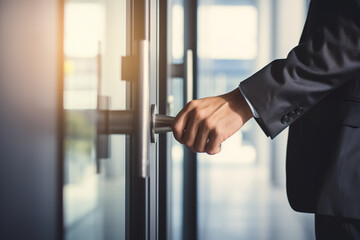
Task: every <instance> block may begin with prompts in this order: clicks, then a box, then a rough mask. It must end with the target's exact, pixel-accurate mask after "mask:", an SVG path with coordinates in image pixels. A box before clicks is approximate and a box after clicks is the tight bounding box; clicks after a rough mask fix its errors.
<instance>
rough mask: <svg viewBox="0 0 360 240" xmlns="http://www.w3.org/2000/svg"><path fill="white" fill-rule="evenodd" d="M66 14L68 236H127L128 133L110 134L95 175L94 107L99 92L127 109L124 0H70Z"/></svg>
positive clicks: (69, 238) (96, 239)
mask: <svg viewBox="0 0 360 240" xmlns="http://www.w3.org/2000/svg"><path fill="white" fill-rule="evenodd" d="M64 17H65V19H64V27H65V36H64V55H65V63H64V68H65V79H64V82H65V86H64V106H65V128H66V129H65V130H66V133H65V159H64V188H63V192H64V229H65V239H67V240H72V239H74V240H78V239H87V240H91V239H94V240H102V239H125V137H124V136H111V137H109V138H110V139H109V140H110V141H109V145H110V146H109V149H110V150H109V155H110V158H108V159H100V173H99V174H97V173H96V172H97V164H96V115H95V114H96V113H95V109H96V106H97V95H98V94H99V95H102V96H109V97H111V109H124V108H125V83H124V82H121V81H120V66H121V63H120V59H121V56H124V55H125V48H126V46H125V44H126V42H125V37H126V36H125V34H126V19H125V17H126V0H120V1H116V0H98V1H96V0H91V1H90V0H89V1H86V0H84V1H71V0H68V1H66V2H65V16H64ZM99 78H101V79H102V84H101V86H98V84H97V83H98V80H99ZM98 89H102V90H101V92H98Z"/></svg>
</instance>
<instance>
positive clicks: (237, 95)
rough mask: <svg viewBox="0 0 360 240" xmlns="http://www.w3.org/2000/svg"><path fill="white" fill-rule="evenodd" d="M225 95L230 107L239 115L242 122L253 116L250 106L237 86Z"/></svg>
mask: <svg viewBox="0 0 360 240" xmlns="http://www.w3.org/2000/svg"><path fill="white" fill-rule="evenodd" d="M227 95H228V101H229V103H230V107H231V108H232V109H233V110H234V111H236V113H237V114H238V115H239V116H240V117H241V119H242V121H243V123H245V122H247V121H248V120H249V119H251V118H252V117H253V113H252V111H251V108H250V106H249V105H248V103H247V101H246V100H245V98H244V96H243V95H242V94H241V92H240V91H239V89H238V88H236V89H234V90H233V91H231V92H229V93H228V94H227Z"/></svg>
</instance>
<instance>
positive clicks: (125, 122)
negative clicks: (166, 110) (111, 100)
mask: <svg viewBox="0 0 360 240" xmlns="http://www.w3.org/2000/svg"><path fill="white" fill-rule="evenodd" d="M149 118H150V119H151V122H150V133H151V141H152V142H155V134H159V133H166V132H170V131H172V125H173V123H174V120H175V117H172V116H167V115H162V114H157V108H156V105H155V104H153V105H151V116H150V117H149ZM97 125H98V134H106V135H109V134H132V133H133V132H134V131H133V130H134V113H133V111H132V110H107V111H106V110H103V111H101V112H99V114H98V119H97Z"/></svg>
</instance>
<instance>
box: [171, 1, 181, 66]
mask: <svg viewBox="0 0 360 240" xmlns="http://www.w3.org/2000/svg"><path fill="white" fill-rule="evenodd" d="M171 14H172V15H171V16H172V17H171V23H172V24H171V25H172V26H171V40H172V41H171V44H172V48H171V53H172V59H173V63H175V62H181V61H182V59H183V57H184V40H183V39H184V7H183V6H182V5H181V1H179V0H178V1H174V5H173V6H172V11H171Z"/></svg>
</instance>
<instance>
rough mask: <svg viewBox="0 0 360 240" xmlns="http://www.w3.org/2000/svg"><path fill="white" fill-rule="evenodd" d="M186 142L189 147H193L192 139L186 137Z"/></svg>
mask: <svg viewBox="0 0 360 240" xmlns="http://www.w3.org/2000/svg"><path fill="white" fill-rule="evenodd" d="M184 144H185V146H187V147H188V148H191V147H192V143H191V141H190V140H189V139H186V140H185V141H184Z"/></svg>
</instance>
